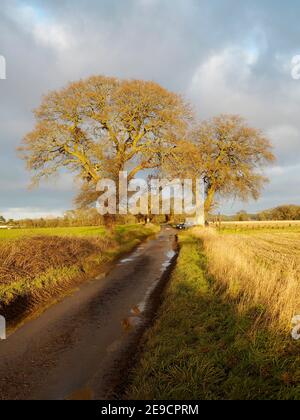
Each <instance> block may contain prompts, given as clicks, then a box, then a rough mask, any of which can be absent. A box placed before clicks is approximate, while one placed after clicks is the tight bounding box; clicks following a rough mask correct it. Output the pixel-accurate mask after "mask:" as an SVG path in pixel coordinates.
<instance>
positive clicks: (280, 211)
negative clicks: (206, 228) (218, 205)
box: [210, 204, 300, 222]
mask: <svg viewBox="0 0 300 420" xmlns="http://www.w3.org/2000/svg"><path fill="white" fill-rule="evenodd" d="M218 220H220V221H223V222H226V221H227V222H230V221H233V222H247V221H268V220H271V221H272V220H300V206H297V205H293V204H290V205H283V206H278V207H275V208H273V209H269V210H264V211H262V212H259V213H255V214H251V213H247V212H246V211H245V210H241V211H239V212H238V213H237V214H235V215H233V216H225V215H211V216H210V221H214V222H217V221H218Z"/></svg>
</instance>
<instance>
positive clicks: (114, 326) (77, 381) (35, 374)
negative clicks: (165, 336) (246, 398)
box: [0, 228, 176, 400]
mask: <svg viewBox="0 0 300 420" xmlns="http://www.w3.org/2000/svg"><path fill="white" fill-rule="evenodd" d="M174 249H175V232H174V230H172V229H170V228H165V229H163V230H162V231H161V233H160V234H158V235H157V236H156V237H155V238H152V239H149V240H148V241H147V242H145V243H143V244H142V245H141V246H139V247H138V248H137V249H136V250H135V251H134V252H133V253H132V254H130V255H129V256H127V257H126V258H125V257H124V258H123V259H121V260H120V261H119V262H118V263H116V266H115V267H114V268H113V270H112V271H110V273H109V274H108V275H107V276H106V277H105V278H104V279H98V280H93V281H90V282H88V283H86V284H84V285H83V286H82V287H81V288H80V290H78V291H77V292H75V293H73V294H72V295H70V296H69V297H66V298H64V299H63V300H62V301H61V302H60V303H58V304H56V305H54V306H52V307H51V308H49V309H48V310H47V311H45V312H44V313H43V314H42V315H41V316H40V317H38V318H37V319H35V320H32V321H29V322H27V323H26V324H25V325H24V326H23V327H21V328H20V329H19V330H18V331H17V332H15V333H14V334H12V335H11V336H10V337H8V339H7V340H6V341H0V399H54V400H56V399H101V398H110V397H113V396H114V395H113V392H114V389H115V388H116V387H118V386H120V384H122V382H124V381H125V382H126V378H127V373H128V371H127V368H128V365H129V362H130V360H132V357H133V356H134V354H135V353H136V348H137V344H138V339H139V337H140V335H141V333H142V332H143V331H144V330H145V328H146V327H147V324H148V323H149V321H151V318H152V317H153V314H154V311H155V310H156V309H157V305H158V304H159V299H158V297H159V295H160V294H161V291H162V288H163V285H164V283H165V278H166V276H167V274H168V269H169V267H170V264H171V262H172V261H173V259H174V258H175V255H176V253H175V251H174Z"/></svg>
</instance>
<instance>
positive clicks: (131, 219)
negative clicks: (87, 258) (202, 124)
mask: <svg viewBox="0 0 300 420" xmlns="http://www.w3.org/2000/svg"><path fill="white" fill-rule="evenodd" d="M147 220H148V218H147V217H145V216H143V215H138V216H131V215H128V216H117V220H116V223H117V224H134V223H142V222H146V221H147ZM184 220H185V217H184V216H174V215H172V216H170V217H166V216H151V217H150V221H151V222H153V223H164V222H171V223H180V222H183V221H184ZM267 220H300V206H296V205H283V206H279V207H276V208H274V209H270V210H265V211H262V212H260V213H256V214H251V213H247V212H246V211H245V210H241V211H239V212H238V213H237V214H235V215H232V216H226V215H213V214H211V215H210V216H209V221H210V222H218V221H223V222H231V221H232V222H246V221H267ZM103 224H104V220H103V217H102V216H101V215H100V214H99V213H98V212H97V210H96V209H94V208H89V209H79V210H70V211H67V212H66V213H65V214H64V216H63V217H56V218H54V217H46V218H39V219H24V220H13V219H10V220H5V218H4V217H3V216H0V226H1V225H9V226H13V227H22V228H35V227H36V228H43V227H45V228H51V227H53V228H55V227H76V226H101V225H103Z"/></svg>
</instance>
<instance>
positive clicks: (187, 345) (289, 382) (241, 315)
mask: <svg viewBox="0 0 300 420" xmlns="http://www.w3.org/2000/svg"><path fill="white" fill-rule="evenodd" d="M196 235H197V236H199V237H197V236H195V235H192V234H191V233H183V234H182V235H180V239H179V242H180V255H179V258H178V262H177V266H176V268H175V271H174V272H173V274H172V278H171V281H170V285H169V287H168V289H167V291H166V294H165V299H164V303H163V305H162V307H161V309H160V312H159V314H158V317H157V320H156V322H155V324H154V326H153V327H152V328H151V329H150V331H148V333H147V334H146V336H145V338H144V343H143V348H142V349H143V352H142V356H141V360H140V363H139V364H138V366H137V367H136V369H135V370H134V372H133V373H132V377H131V385H130V387H129V390H128V394H127V397H128V398H133V399H167V400H177V399H203V400H239V399H240V400H255V399H256V400H261V399H262V400H264V399H266V400H269V399H300V344H299V342H296V341H293V340H292V338H291V336H290V332H288V331H284V329H282V328H278V329H277V328H275V327H274V323H273V321H274V319H273V320H271V319H270V322H267V317H262V316H261V315H262V313H265V311H266V305H267V303H266V302H265V307H262V306H261V305H259V304H258V301H257V302H255V301H254V302H253V304H250V301H248V304H245V302H244V304H243V305H241V299H242V296H243V295H244V293H243V292H245V293H246V289H245V290H243V289H244V287H245V283H243V282H242V283H241V285H240V286H239V287H240V293H236V290H237V289H231V286H232V283H231V282H230V281H228V283H227V284H226V275H228V273H230V272H231V268H230V264H227V266H226V270H227V271H226V270H224V271H223V272H222V281H221V277H219V274H220V271H219V272H218V273H217V272H215V275H216V276H213V275H212V272H213V267H214V265H215V263H216V260H215V259H214V258H212V256H211V247H210V246H209V245H208V244H207V243H206V244H205V238H203V237H201V234H200V233H199V232H197V233H196ZM226 237H227V236H223V237H222V238H221V239H220V240H222V241H223V243H224V247H226V246H227V247H228V244H227V245H226ZM227 249H228V250H229V249H230V248H227ZM215 258H216V259H217V254H216V255H215ZM224 258H225V254H224ZM252 262H253V264H254V265H255V264H256V263H257V262H256V260H255V259H254V260H252ZM258 264H260V262H258ZM218 265H219V266H220V265H221V263H220V262H219V263H218ZM231 265H232V261H231ZM240 268H241V267H240ZM233 269H235V266H234V265H233ZM239 274H240V273H239ZM230 278H231V279H232V278H233V277H232V276H231V277H230V276H229V279H230ZM235 280H236V284H237V280H238V277H236V278H235ZM261 281H262V282H264V281H265V282H267V281H268V278H262V279H261ZM230 285H231V286H230ZM232 291H234V293H232Z"/></svg>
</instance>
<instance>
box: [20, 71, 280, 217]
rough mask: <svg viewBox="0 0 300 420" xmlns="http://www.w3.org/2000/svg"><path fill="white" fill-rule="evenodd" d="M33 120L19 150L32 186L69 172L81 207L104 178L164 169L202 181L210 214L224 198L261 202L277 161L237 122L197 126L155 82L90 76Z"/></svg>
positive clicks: (53, 97)
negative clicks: (267, 168) (269, 167)
mask: <svg viewBox="0 0 300 420" xmlns="http://www.w3.org/2000/svg"><path fill="white" fill-rule="evenodd" d="M35 117H36V125H35V128H34V129H33V131H31V132H30V133H28V134H27V135H26V136H25V138H24V140H23V144H22V146H21V147H20V152H21V156H22V158H23V159H25V161H26V162H27V167H28V169H29V170H31V171H32V172H33V182H34V183H38V182H39V181H40V179H42V178H47V177H49V176H51V175H54V174H56V173H57V172H58V171H60V170H61V169H67V170H69V171H72V172H73V173H74V175H76V176H77V177H78V178H79V179H80V181H81V193H80V194H79V196H78V197H77V204H78V205H84V206H86V205H88V204H90V203H92V202H95V201H96V199H97V197H98V193H97V192H96V189H95V185H96V184H97V182H98V181H99V180H100V179H102V178H110V179H114V180H117V179H118V175H119V172H120V171H124V170H126V171H128V174H129V176H128V181H130V180H131V179H133V178H134V177H135V176H136V175H137V174H138V173H139V172H140V171H144V170H148V171H150V170H159V171H164V172H167V173H168V174H169V175H170V176H171V175H175V174H176V175H181V176H184V177H189V178H193V179H195V178H197V177H202V178H203V179H204V181H205V185H206V201H205V210H206V213H207V214H208V212H209V211H210V210H211V209H212V208H213V206H214V204H215V203H216V200H217V197H219V196H225V197H228V196H235V197H237V198H239V199H242V200H244V201H245V200H247V199H249V198H254V199H257V198H258V196H259V194H260V193H261V190H262V188H263V186H264V184H265V183H266V182H267V178H266V177H265V176H264V175H263V174H262V168H263V166H264V165H266V164H268V163H270V162H272V161H274V159H275V158H274V155H273V153H272V146H271V143H270V142H269V140H268V139H267V138H266V137H265V136H264V135H263V134H262V132H261V131H260V130H257V129H255V128H252V127H250V126H248V124H247V123H246V121H245V120H244V119H243V118H241V117H240V116H236V115H221V116H218V117H215V118H213V119H211V120H209V121H205V122H202V123H198V124H197V123H196V121H195V118H194V115H193V113H192V111H191V107H190V106H189V104H188V103H186V102H185V101H184V99H183V98H181V97H180V96H179V95H177V94H175V93H172V92H169V91H168V90H166V89H164V88H163V87H161V86H159V85H158V84H156V83H154V82H145V81H139V80H120V79H117V78H109V77H104V76H93V77H90V78H88V79H86V80H81V81H79V82H74V83H70V84H69V85H68V86H67V87H65V88H63V89H61V90H57V91H54V92H50V93H49V94H48V95H46V96H45V97H44V98H43V100H42V103H41V105H40V107H39V108H38V109H37V110H36V111H35Z"/></svg>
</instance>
